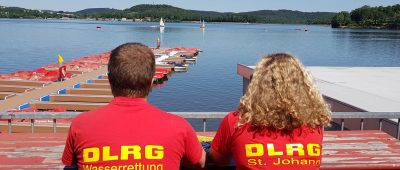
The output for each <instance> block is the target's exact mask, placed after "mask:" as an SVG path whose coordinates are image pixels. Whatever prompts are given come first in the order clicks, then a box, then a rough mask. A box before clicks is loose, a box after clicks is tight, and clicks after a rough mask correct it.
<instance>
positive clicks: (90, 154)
mask: <svg viewBox="0 0 400 170" xmlns="http://www.w3.org/2000/svg"><path fill="white" fill-rule="evenodd" d="M99 159H100V149H99V148H85V149H83V162H97V161H99Z"/></svg>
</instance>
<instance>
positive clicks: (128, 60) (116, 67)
mask: <svg viewBox="0 0 400 170" xmlns="http://www.w3.org/2000/svg"><path fill="white" fill-rule="evenodd" d="M154 72H155V59H154V54H153V52H152V51H151V50H150V49H149V48H148V47H147V46H145V45H143V44H140V43H126V44H123V45H120V46H119V47H117V48H115V49H114V50H112V52H111V55H110V61H109V63H108V80H109V81H110V85H111V91H112V94H113V95H114V97H118V96H125V97H146V96H147V95H148V94H149V92H150V90H151V83H152V81H153V76H154Z"/></svg>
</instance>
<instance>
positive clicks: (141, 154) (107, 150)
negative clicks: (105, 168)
mask: <svg viewBox="0 0 400 170" xmlns="http://www.w3.org/2000/svg"><path fill="white" fill-rule="evenodd" d="M112 149H113V150H112ZM111 151H114V152H113V153H119V154H114V155H113V154H111ZM117 151H119V152H117ZM163 158H164V147H163V146H161V145H146V146H145V147H144V150H143V149H142V147H140V146H139V145H124V146H121V147H120V148H118V149H115V148H111V147H110V146H103V147H92V148H85V149H83V162H84V163H91V162H98V161H126V160H141V159H146V160H161V159H163Z"/></svg>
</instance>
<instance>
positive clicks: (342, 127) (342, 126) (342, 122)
mask: <svg viewBox="0 0 400 170" xmlns="http://www.w3.org/2000/svg"><path fill="white" fill-rule="evenodd" d="M340 130H341V131H343V130H344V119H342V120H341V121H340Z"/></svg>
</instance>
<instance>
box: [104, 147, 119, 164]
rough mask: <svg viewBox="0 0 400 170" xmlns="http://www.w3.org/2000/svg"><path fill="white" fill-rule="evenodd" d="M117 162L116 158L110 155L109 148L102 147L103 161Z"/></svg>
mask: <svg viewBox="0 0 400 170" xmlns="http://www.w3.org/2000/svg"><path fill="white" fill-rule="evenodd" d="M115 160H118V156H115V155H114V156H112V155H110V147H109V146H103V161H115Z"/></svg>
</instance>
